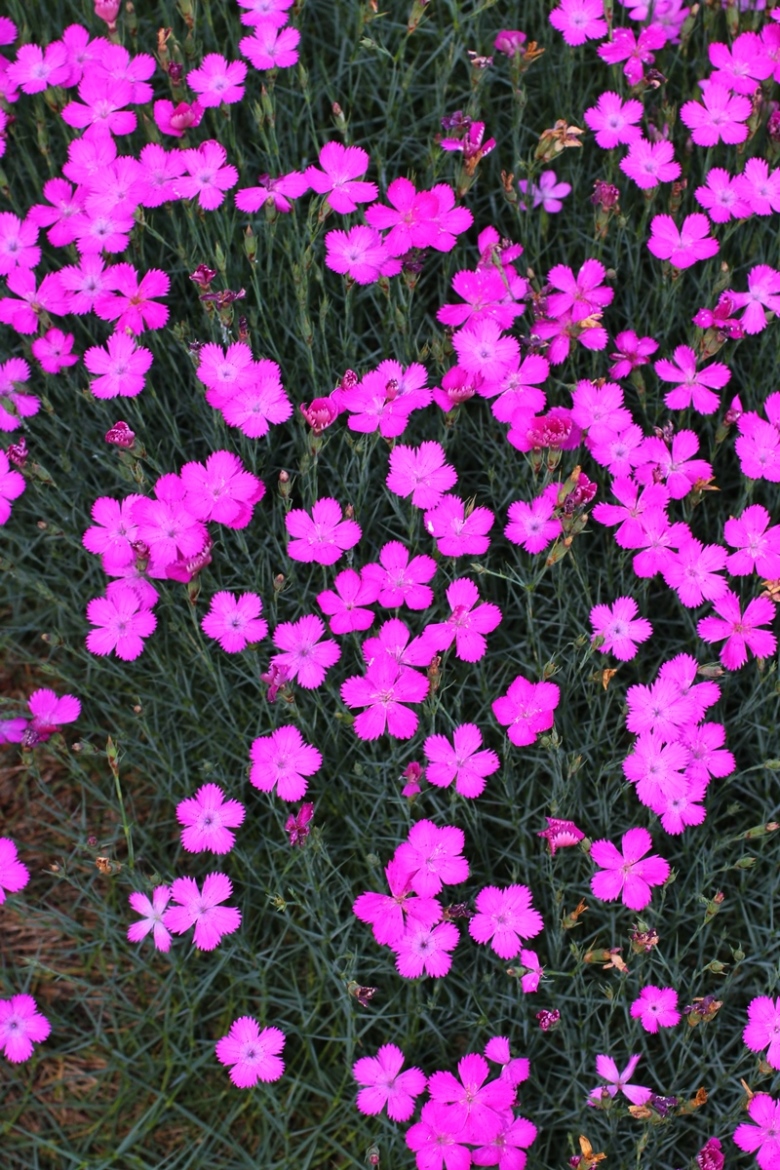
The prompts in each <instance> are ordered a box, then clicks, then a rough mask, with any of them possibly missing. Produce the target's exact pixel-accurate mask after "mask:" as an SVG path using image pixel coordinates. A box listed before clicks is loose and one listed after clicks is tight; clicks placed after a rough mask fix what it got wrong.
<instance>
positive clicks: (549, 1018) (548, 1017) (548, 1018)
mask: <svg viewBox="0 0 780 1170" xmlns="http://www.w3.org/2000/svg"><path fill="white" fill-rule="evenodd" d="M536 1018H537V1020H538V1021H539V1027H540V1028H541V1029H542V1031H543V1032H552V1031H553V1030H554V1029H555V1028H557V1027H558V1025H559V1024H560V1022H561V1013H560V1012H559V1011H558V1009H557V1008H553V1010H552V1011H549V1012H548V1011H541V1012H537V1013H536Z"/></svg>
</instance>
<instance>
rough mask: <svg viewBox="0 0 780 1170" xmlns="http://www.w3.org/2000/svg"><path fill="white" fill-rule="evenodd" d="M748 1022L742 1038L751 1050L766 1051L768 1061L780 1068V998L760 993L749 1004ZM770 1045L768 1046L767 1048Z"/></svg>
mask: <svg viewBox="0 0 780 1170" xmlns="http://www.w3.org/2000/svg"><path fill="white" fill-rule="evenodd" d="M747 1014H748V1022H747V1026H746V1028H745V1030H744V1031H743V1033H742V1040H743V1042H744V1043H745V1044H746V1045H747V1047H748V1048H749V1049H750V1051H751V1052H761V1051H762V1050H763V1049H764V1048H766V1049H767V1051H766V1056H765V1059H766V1062H767V1064H769V1065H771V1067H772V1068H780V999H778V1000H774V999H770V997H769V996H768V995H759V996H756V998H755V999H751V1001H750V1003H749V1004H748V1010H747ZM767 1045H768V1048H767Z"/></svg>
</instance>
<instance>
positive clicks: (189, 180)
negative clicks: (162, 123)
mask: <svg viewBox="0 0 780 1170" xmlns="http://www.w3.org/2000/svg"><path fill="white" fill-rule="evenodd" d="M181 161H182V162H183V163H184V166H185V168H186V171H187V173H186V174H185V175H184V176H182V177H181V178H178V179H176V180H174V183H173V190H174V193H175V196H176V198H177V199H195V198H196V197H197V200H198V203H199V205H200V206H201V207H202V208H203V209H204V211H214V210H215V209H216V208H217V207H220V206H221V205H222V203H223V202H224V200H225V192H226V191H229V190H230V188H231V187H235V185H236V183H237V182H238V171H237V170H236V168H235V167H234V166H231V165H230V164H227V151H226V150H225V148H224V147H223V146H220V144H219V143H218V142H215V141H214V139H208V141H206V142H201V144H200V146H199V147H197V149H195V150H184V151H182V153H181ZM226 164H227V165H226Z"/></svg>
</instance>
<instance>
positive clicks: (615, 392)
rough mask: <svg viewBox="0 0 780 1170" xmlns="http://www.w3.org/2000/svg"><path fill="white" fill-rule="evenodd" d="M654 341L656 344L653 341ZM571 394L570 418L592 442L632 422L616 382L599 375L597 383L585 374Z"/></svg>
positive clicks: (604, 437) (608, 436) (607, 438)
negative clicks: (603, 379)
mask: <svg viewBox="0 0 780 1170" xmlns="http://www.w3.org/2000/svg"><path fill="white" fill-rule="evenodd" d="M634 337H636V335H635V334H634ZM616 340H617V338H616ZM637 340H638V338H637ZM646 340H648V341H649V340H650V339H649V338H647V339H646ZM653 345H654V346H655V342H653ZM655 348H658V347H657V346H655ZM612 356H613V357H615V356H617V355H616V354H613V355H612ZM638 364H644V363H638ZM571 398H572V408H571V418H572V421H573V422H575V423H576V424H577V426H579V427H582V428H583V429H585V430H587V432H588V440H589V441H590V442H591V443H598V442H600V441H601V440H602V439H606V440H607V442H609V439H610V437H611V434H614V433H616V432H617V433H619V432H620V431H622V430H624V429H625V428H626V427H629V426H631V423H632V421H633V419H632V415H631V412H630V410H627V409H626V407H625V406H624V396H623V391H622V389H621V388H620V386H618V385H617V384H616V383H615V382H602V381H601V379H599V384H598V385H597V384H596V383H594V382H591V381H589V380H588V379H587V378H580V380H579V381H578V382H577V385H576V387H575V388H574V390H573V392H572V396H571Z"/></svg>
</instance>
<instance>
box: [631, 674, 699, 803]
mask: <svg viewBox="0 0 780 1170" xmlns="http://www.w3.org/2000/svg"><path fill="white" fill-rule="evenodd" d="M629 689H630V690H633V688H629ZM687 762H688V752H687V750H686V749H685V748H684V747H683V746H682V744H680V743H666V742H665V741H664V739H663V737H662V736H661V733H660V732H659V731H658V730H656V728H655V727H654V728H653V729H652V730H650V731H646V732H643V733H642V734H641V735H639V736H638V737H637V739H636V741H635V743H634V749H633V751H632V752H631V754H630V755H629V756H627V757H626V759H625V760H624V761H623V773H624V775H625V776H626V778H627V779H628V780H631V781H633V782H634V783H635V784H636V794H637V798H638V799H639V800H640V801H641V802H642V804H644V805H647V807H648V808H652V809H653V811H654V812H655V811H656V809H659V808H660V809H661V810H663V809H664V808H665V807H666V803H667V802H668V801H675V800H679V799H680V798H681V797H684V796H686V795H687V793H688V791H689V784H688V780H687V777H686V775H685V773H684V768H685V766H686V764H687ZM659 815H660V814H659Z"/></svg>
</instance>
